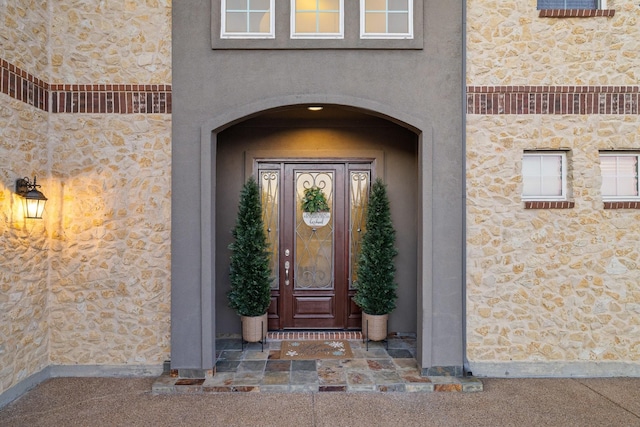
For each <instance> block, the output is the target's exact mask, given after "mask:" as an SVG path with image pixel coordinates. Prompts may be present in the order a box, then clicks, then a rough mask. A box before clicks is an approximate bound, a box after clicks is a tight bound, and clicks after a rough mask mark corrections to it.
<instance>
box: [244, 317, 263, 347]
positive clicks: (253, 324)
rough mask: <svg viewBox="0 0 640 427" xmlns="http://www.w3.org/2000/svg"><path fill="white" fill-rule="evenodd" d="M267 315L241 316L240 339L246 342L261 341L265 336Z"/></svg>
mask: <svg viewBox="0 0 640 427" xmlns="http://www.w3.org/2000/svg"><path fill="white" fill-rule="evenodd" d="M267 316H268V315H267V313H265V314H263V315H262V316H255V317H251V316H242V339H243V340H245V341H246V342H259V341H263V340H264V338H265V337H266V336H267V323H268V322H267V321H268V317H267Z"/></svg>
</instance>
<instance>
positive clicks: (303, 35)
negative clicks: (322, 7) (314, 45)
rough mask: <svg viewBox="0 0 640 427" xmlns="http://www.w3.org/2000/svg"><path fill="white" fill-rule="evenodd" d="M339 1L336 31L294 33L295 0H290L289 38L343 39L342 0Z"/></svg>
mask: <svg viewBox="0 0 640 427" xmlns="http://www.w3.org/2000/svg"><path fill="white" fill-rule="evenodd" d="M339 1H340V6H339V7H340V11H339V14H340V16H339V26H340V29H339V31H338V32H337V33H296V0H291V38H292V39H343V38H344V0H339ZM351 1H353V0H351Z"/></svg>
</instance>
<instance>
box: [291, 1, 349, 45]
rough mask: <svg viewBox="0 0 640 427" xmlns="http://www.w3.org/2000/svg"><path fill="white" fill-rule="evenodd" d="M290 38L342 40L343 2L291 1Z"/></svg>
mask: <svg viewBox="0 0 640 427" xmlns="http://www.w3.org/2000/svg"><path fill="white" fill-rule="evenodd" d="M291 37H292V38H329V39H334V38H343V37H344V0H291Z"/></svg>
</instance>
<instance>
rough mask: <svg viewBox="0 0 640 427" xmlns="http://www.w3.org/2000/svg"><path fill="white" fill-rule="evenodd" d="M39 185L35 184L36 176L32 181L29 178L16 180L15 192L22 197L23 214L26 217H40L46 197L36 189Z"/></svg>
mask: <svg viewBox="0 0 640 427" xmlns="http://www.w3.org/2000/svg"><path fill="white" fill-rule="evenodd" d="M39 187H40V186H39V185H38V184H36V177H35V176H34V177H33V183H31V181H29V178H20V179H18V180H17V181H16V194H18V195H19V196H20V197H22V200H23V205H24V216H25V217H26V218H36V219H42V211H44V205H45V203H47V198H46V197H45V196H44V194H42V193H41V192H40V191H38V190H37V188H39Z"/></svg>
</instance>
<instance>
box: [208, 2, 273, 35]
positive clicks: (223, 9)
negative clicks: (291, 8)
mask: <svg viewBox="0 0 640 427" xmlns="http://www.w3.org/2000/svg"><path fill="white" fill-rule="evenodd" d="M220 8H221V10H220V12H221V14H220V38H221V39H273V38H275V37H276V33H275V15H276V11H275V0H269V28H270V31H269V32H268V33H253V32H239V33H236V32H228V31H226V28H227V22H226V20H227V0H222V1H221V2H220Z"/></svg>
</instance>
